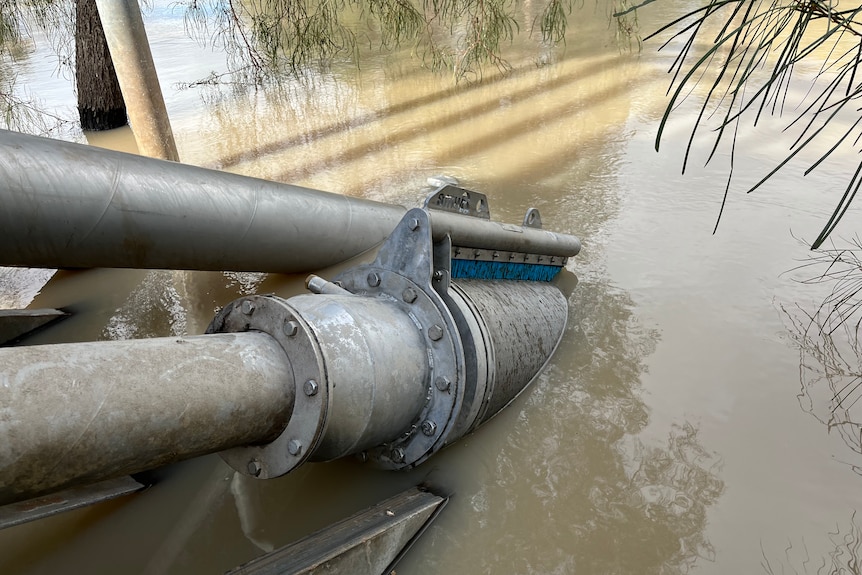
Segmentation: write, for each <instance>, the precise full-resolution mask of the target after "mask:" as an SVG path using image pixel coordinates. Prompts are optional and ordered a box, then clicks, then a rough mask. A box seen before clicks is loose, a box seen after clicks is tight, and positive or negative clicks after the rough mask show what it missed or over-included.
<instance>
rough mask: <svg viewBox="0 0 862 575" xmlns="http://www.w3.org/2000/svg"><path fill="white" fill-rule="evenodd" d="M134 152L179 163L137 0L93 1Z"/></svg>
mask: <svg viewBox="0 0 862 575" xmlns="http://www.w3.org/2000/svg"><path fill="white" fill-rule="evenodd" d="M96 6H97V7H98V9H99V17H100V19H101V20H102V27H103V28H104V30H105V39H106V40H107V43H108V50H109V51H110V52H111V60H112V61H113V63H114V68H115V69H116V71H117V79H118V80H119V82H120V90H121V91H122V92H123V99H124V100H125V102H126V112H127V113H128V115H129V123H130V124H131V126H132V131H133V132H134V134H135V140H136V141H137V143H138V149H139V150H140V152H141V153H142V154H144V155H145V156H150V157H151V158H161V159H163V160H171V161H174V162H178V161H179V159H180V158H179V154H178V153H177V145H176V142H174V134H173V131H172V130H171V124H170V121H169V119H168V111H167V109H166V108H165V100H164V98H163V97H162V90H161V88H160V87H159V77H158V75H157V74H156V66H155V64H154V63H153V55H152V52H151V51H150V43H149V42H148V41H147V32H146V29H145V28H144V21H143V19H142V18H141V10H140V8H139V7H138V0H96Z"/></svg>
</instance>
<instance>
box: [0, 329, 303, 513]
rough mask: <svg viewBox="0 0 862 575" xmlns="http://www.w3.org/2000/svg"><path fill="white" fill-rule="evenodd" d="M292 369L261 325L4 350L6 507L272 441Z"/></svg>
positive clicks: (0, 483)
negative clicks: (235, 330)
mask: <svg viewBox="0 0 862 575" xmlns="http://www.w3.org/2000/svg"><path fill="white" fill-rule="evenodd" d="M291 377H292V375H291V372H290V366H289V364H288V362H287V358H286V357H285V356H284V353H283V351H282V349H281V347H280V346H279V345H278V343H277V342H276V341H275V340H273V339H272V338H271V337H270V336H268V335H265V334H262V333H242V334H219V335H205V336H197V337H189V338H157V339H146V340H132V341H113V342H91V343H70V344H57V345H43V346H30V347H17V348H6V349H0V406H2V407H0V415H2V417H0V438H2V441H0V504H6V503H11V502H15V501H20V500H23V499H28V498H31V497H36V496H39V495H41V494H44V493H49V492H53V491H57V490H59V489H63V488H65V487H67V486H71V485H77V484H81V483H86V482H95V481H98V480H102V479H107V478H111V477H117V476H120V475H125V474H128V473H134V472H137V471H141V470H144V469H150V468H153V467H157V466H159V465H163V464H166V463H170V462H173V461H178V460H181V459H186V458H189V457H194V456H197V455H202V454H205V453H211V452H213V451H219V450H221V449H226V448H228V447H232V446H236V445H246V444H249V443H258V442H264V441H269V440H271V439H273V438H274V437H275V436H277V435H278V433H279V432H280V431H281V430H282V428H284V426H285V424H286V423H287V418H288V417H289V415H290V412H291V409H292V406H293V402H294V397H293V387H294V386H293V383H292V379H291Z"/></svg>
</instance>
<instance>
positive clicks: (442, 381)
mask: <svg viewBox="0 0 862 575" xmlns="http://www.w3.org/2000/svg"><path fill="white" fill-rule="evenodd" d="M434 386H435V387H436V388H437V389H439V390H440V391H449V388H450V387H452V382H451V381H449V378H448V377H446V376H445V375H441V376H439V377H438V378H437V379H436V380H434Z"/></svg>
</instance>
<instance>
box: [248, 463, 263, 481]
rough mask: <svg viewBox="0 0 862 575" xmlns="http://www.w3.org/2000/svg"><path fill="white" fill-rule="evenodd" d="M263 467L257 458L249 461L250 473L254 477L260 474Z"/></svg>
mask: <svg viewBox="0 0 862 575" xmlns="http://www.w3.org/2000/svg"><path fill="white" fill-rule="evenodd" d="M260 472H261V467H260V463H258V461H257V459H252V460H251V461H249V462H248V474H249V475H251V476H252V477H258V476H260Z"/></svg>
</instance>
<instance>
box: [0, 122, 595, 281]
mask: <svg viewBox="0 0 862 575" xmlns="http://www.w3.org/2000/svg"><path fill="white" fill-rule="evenodd" d="M0 205H2V206H3V210H2V211H0V229H2V230H3V250H2V251H0V265H12V266H27V267H48V268H75V267H123V268H153V269H195V270H219V271H220V270H234V271H267V272H278V273H294V272H308V271H313V270H317V269H321V268H324V267H326V266H329V265H333V264H336V263H339V262H343V261H345V260H347V259H350V258H352V257H354V256H356V255H358V254H360V253H362V252H364V251H366V250H368V249H370V248H372V247H374V246H376V245H377V244H379V243H380V242H382V241H383V240H384V239H385V238H386V237H388V235H389V234H390V232H391V231H392V230H393V229H394V228H395V226H396V225H397V224H398V222H399V220H400V219H401V217H402V216H403V215H404V212H405V209H404V208H403V207H401V206H394V205H388V204H381V203H377V202H372V201H368V200H361V199H357V198H349V197H345V196H340V195H337V194H330V193H327V192H321V191H317V190H310V189H307V188H301V187H298V186H291V185H286V184H279V183H275V182H270V181H266V180H259V179H255V178H248V177H244V176H239V175H236V174H229V173H225V172H220V171H216V170H207V169H204V168H198V167H193V166H187V165H182V164H177V163H174V162H163V161H158V160H153V159H148V158H144V157H141V156H135V155H131V154H123V153H119V152H110V151H107V150H101V149H97V148H92V147H88V146H82V145H79V144H71V143H68V142H59V141H56V140H49V139H46V138H38V137H34V136H26V135H23V134H18V133H15V132H9V131H0ZM432 224H433V229H434V238H435V240H439V239H440V238H442V237H443V236H445V235H447V234H448V235H449V236H450V237H451V238H452V240H453V242H455V243H456V245H461V246H466V247H475V248H480V249H496V250H507V251H516V252H529V253H535V254H545V255H548V256H557V257H566V256H572V255H575V254H576V253H577V252H578V250H579V249H580V242H579V241H578V239H577V238H575V237H574V236H568V235H564V234H555V233H553V232H549V231H544V230H537V229H533V228H525V227H522V226H516V225H509V224H500V223H497V222H490V221H487V220H484V219H481V218H465V217H463V216H460V215H458V214H452V213H447V212H441V211H437V212H435V213H433V215H432Z"/></svg>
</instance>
